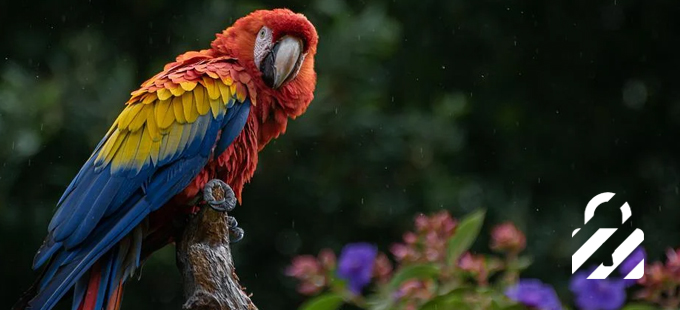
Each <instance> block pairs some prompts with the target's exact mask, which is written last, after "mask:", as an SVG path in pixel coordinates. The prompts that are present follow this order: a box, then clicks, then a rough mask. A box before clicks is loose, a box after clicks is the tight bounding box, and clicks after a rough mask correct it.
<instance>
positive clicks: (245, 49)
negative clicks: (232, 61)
mask: <svg viewBox="0 0 680 310" xmlns="http://www.w3.org/2000/svg"><path fill="white" fill-rule="evenodd" d="M317 42H318V35H317V33H316V29H315V28H314V26H313V25H312V23H310V22H309V20H307V18H306V17H305V16H304V15H302V14H297V13H293V12H292V11H290V10H287V9H275V10H271V11H264V10H259V11H255V12H253V13H251V14H249V15H248V16H245V17H243V18H240V19H239V20H237V21H236V22H235V23H234V25H233V26H232V27H229V28H227V29H226V30H225V31H224V32H222V33H221V34H217V39H215V41H213V42H212V44H211V47H212V49H213V50H214V51H215V52H216V54H220V55H225V56H231V57H234V58H237V59H238V62H239V63H240V64H241V65H242V66H244V67H245V69H246V71H247V72H248V73H249V74H250V75H251V76H252V77H253V79H254V84H255V87H256V89H257V103H256V105H255V106H254V107H253V111H252V113H253V114H254V115H255V116H256V120H257V122H258V123H259V124H258V125H259V126H258V146H259V149H262V147H264V145H265V144H267V143H268V142H269V141H270V140H271V139H272V138H276V137H278V136H279V135H280V134H281V133H283V132H285V130H286V124H287V120H288V117H291V118H295V117H297V116H299V115H300V114H302V113H303V112H304V111H305V110H306V109H307V106H309V103H310V102H311V101H312V99H313V98H314V94H313V92H314V88H315V86H316V73H315V72H314V54H316V44H317Z"/></svg>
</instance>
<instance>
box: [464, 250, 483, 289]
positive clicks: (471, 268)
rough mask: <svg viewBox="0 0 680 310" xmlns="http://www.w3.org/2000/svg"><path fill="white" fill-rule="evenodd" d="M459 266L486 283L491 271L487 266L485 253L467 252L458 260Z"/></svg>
mask: <svg viewBox="0 0 680 310" xmlns="http://www.w3.org/2000/svg"><path fill="white" fill-rule="evenodd" d="M458 267H459V268H460V269H462V270H464V271H467V272H469V273H471V274H472V275H473V276H475V279H476V280H477V282H479V283H480V284H486V278H487V275H488V274H489V272H488V269H487V266H486V259H485V258H484V256H483V255H473V254H470V253H469V252H467V253H465V254H463V257H461V258H460V260H459V261H458Z"/></svg>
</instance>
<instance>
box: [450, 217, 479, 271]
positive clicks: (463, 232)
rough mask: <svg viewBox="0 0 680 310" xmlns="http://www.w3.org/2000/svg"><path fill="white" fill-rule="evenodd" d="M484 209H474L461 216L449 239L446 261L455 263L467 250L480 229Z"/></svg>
mask: <svg viewBox="0 0 680 310" xmlns="http://www.w3.org/2000/svg"><path fill="white" fill-rule="evenodd" d="M484 215H485V211H484V210H479V211H475V212H473V213H472V214H470V215H468V216H466V217H465V218H463V220H462V221H460V225H458V228H456V232H455V233H454V234H453V236H452V237H451V239H449V245H448V249H447V258H448V262H449V264H451V265H455V264H456V262H457V261H458V258H460V256H461V255H462V254H463V253H465V251H467V250H468V249H469V248H470V247H471V246H472V244H473V243H474V242H475V240H476V239H477V235H479V231H480V230H481V229H482V224H483V223H484Z"/></svg>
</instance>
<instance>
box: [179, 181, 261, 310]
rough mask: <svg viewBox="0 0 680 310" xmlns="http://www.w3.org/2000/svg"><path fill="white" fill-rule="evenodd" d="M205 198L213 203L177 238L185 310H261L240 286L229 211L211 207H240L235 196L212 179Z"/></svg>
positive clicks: (220, 183) (191, 221)
mask: <svg viewBox="0 0 680 310" xmlns="http://www.w3.org/2000/svg"><path fill="white" fill-rule="evenodd" d="M204 195H205V197H206V201H207V202H209V203H208V204H206V206H205V207H203V208H202V209H201V211H200V212H199V213H198V214H197V215H196V216H195V217H193V218H192V219H191V220H190V221H189V223H188V224H187V226H186V228H185V229H184V231H183V232H182V234H181V236H180V237H179V238H178V239H177V241H178V242H177V253H176V254H177V266H178V268H179V269H180V272H181V273H182V278H183V282H184V296H185V298H186V302H185V303H184V305H183V308H184V309H189V310H257V307H256V306H255V304H253V302H252V301H251V300H250V297H249V296H248V295H247V294H246V293H245V292H244V291H243V288H242V287H241V285H240V284H239V282H238V280H239V278H238V276H237V275H236V271H235V269H234V261H233V259H232V257H231V249H230V247H229V224H228V217H227V212H222V211H217V210H215V209H213V208H212V207H211V206H210V204H213V203H214V202H215V201H219V202H221V203H222V205H225V204H226V206H227V208H228V209H229V210H231V209H232V208H233V207H234V206H235V204H236V199H235V198H234V193H233V191H232V190H231V188H230V187H229V186H228V185H226V184H225V183H224V182H221V181H219V180H212V181H211V182H208V185H206V188H205V189H204ZM210 195H212V198H213V199H212V203H211V201H209V200H210V199H209V198H208V196H210ZM229 204H231V206H228V205H229Z"/></svg>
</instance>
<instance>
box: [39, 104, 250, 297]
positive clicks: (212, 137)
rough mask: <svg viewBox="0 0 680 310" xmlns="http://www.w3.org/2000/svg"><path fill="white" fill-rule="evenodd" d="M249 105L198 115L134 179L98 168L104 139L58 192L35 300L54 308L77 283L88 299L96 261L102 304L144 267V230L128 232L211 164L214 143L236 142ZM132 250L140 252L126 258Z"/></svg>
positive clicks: (224, 145) (78, 292) (219, 147)
mask: <svg viewBox="0 0 680 310" xmlns="http://www.w3.org/2000/svg"><path fill="white" fill-rule="evenodd" d="M221 108H222V109H224V107H221ZM249 111H250V101H249V100H246V101H245V102H244V103H242V104H236V105H234V106H233V107H231V108H230V109H228V110H223V112H226V113H223V114H222V115H219V116H218V117H217V118H213V117H212V115H211V114H208V115H203V116H200V117H199V119H198V120H197V121H196V122H195V123H193V124H194V126H192V127H191V129H189V128H185V129H184V130H182V136H181V141H185V142H189V143H185V144H184V145H185V147H184V148H183V149H182V150H181V151H180V150H178V151H177V152H175V153H174V154H171V156H167V157H165V158H163V157H162V156H159V162H158V164H157V165H153V164H150V163H151V161H150V160H149V161H148V162H147V163H146V164H145V165H144V166H143V167H142V169H141V170H140V171H139V172H138V173H137V172H136V171H135V176H134V177H133V178H131V179H130V178H128V177H129V176H130V175H131V173H132V172H130V171H129V170H127V171H126V170H123V171H112V170H111V165H109V166H108V167H105V168H104V169H95V167H94V160H93V159H94V158H95V157H96V152H97V151H98V150H99V149H100V148H101V145H102V144H103V142H100V144H99V145H98V146H97V150H96V151H95V154H93V155H92V156H91V157H90V158H89V159H88V161H87V163H86V164H85V166H84V167H83V168H82V169H81V171H80V172H79V173H78V175H77V176H76V177H75V179H74V181H73V182H72V183H71V184H70V185H69V187H68V188H67V190H66V193H65V194H64V196H63V197H62V198H61V200H60V203H59V209H58V210H57V212H56V213H55V216H54V218H53V219H52V221H51V223H50V227H49V234H48V238H47V239H46V242H45V243H44V244H43V246H42V247H41V249H40V251H39V252H38V254H37V255H36V258H35V263H34V268H37V267H39V266H40V265H42V264H44V263H45V262H47V261H48V260H49V259H50V258H52V260H51V262H50V264H49V265H48V267H47V270H46V271H45V275H44V277H43V279H42V281H41V285H40V290H39V292H38V294H37V295H36V296H35V298H34V299H33V300H32V301H31V302H30V306H31V307H32V308H34V309H41V310H47V309H51V308H52V307H53V306H54V304H55V303H56V302H57V301H58V300H59V299H61V297H62V296H63V295H64V294H65V293H66V292H67V291H68V289H70V288H71V287H72V286H73V285H74V284H75V283H76V282H77V285H76V290H75V294H76V295H75V298H76V299H75V301H78V302H80V301H82V300H84V293H85V291H86V290H87V280H88V279H87V277H83V275H84V274H85V273H86V272H88V270H89V269H90V267H91V266H92V265H93V264H94V263H95V262H96V261H97V260H99V261H100V264H99V265H98V266H99V268H102V270H101V272H102V278H101V282H100V292H99V294H98V295H97V298H98V299H97V307H98V309H99V307H100V306H105V302H106V300H107V299H108V298H109V297H110V296H111V294H113V291H114V289H115V288H116V287H117V285H118V283H120V281H122V280H124V279H125V277H126V276H128V273H129V272H131V270H133V269H134V268H136V267H137V266H139V259H140V258H139V255H140V252H141V241H142V235H141V233H140V234H130V232H131V231H132V230H133V229H134V228H135V227H137V226H138V225H139V224H140V222H141V221H142V220H143V219H144V218H145V217H146V216H147V215H148V214H149V213H150V212H153V211H155V210H157V209H159V208H160V207H162V206H163V205H164V204H165V203H166V202H167V201H168V200H169V199H171V198H172V197H173V196H175V195H176V194H177V193H179V192H181V191H182V190H183V189H184V188H185V187H186V186H187V185H188V184H189V183H190V182H191V181H192V180H193V178H194V177H195V176H196V175H197V174H198V173H199V172H200V171H201V170H202V169H203V167H204V166H205V165H206V163H207V162H208V157H209V156H210V154H211V152H212V151H213V149H214V150H215V153H221V152H223V151H224V150H225V149H226V148H227V146H229V144H231V142H232V141H233V140H234V138H235V137H236V136H237V135H238V134H239V133H240V132H241V130H242V129H243V127H244V125H245V123H246V120H247V117H248V113H249ZM184 126H186V125H184ZM220 130H221V135H220V136H219V139H218V132H219V131H220ZM108 136H110V133H109V134H107V138H108ZM105 139H106V138H105ZM180 144H182V143H180ZM163 152H164V150H161V154H163ZM132 235H134V236H132ZM126 236H131V239H133V240H131V241H132V244H130V242H128V241H126V242H120V241H121V239H122V238H124V237H126ZM126 240H127V239H126ZM116 245H118V246H116ZM114 246H115V247H114ZM112 249H113V250H112ZM128 253H132V254H131V255H135V256H131V257H128V256H127V255H129V254H128ZM104 255H106V256H104ZM126 264H128V265H134V267H132V266H127V265H126ZM88 294H89V293H88ZM100 298H101V299H100ZM75 301H74V307H75V306H76V303H75Z"/></svg>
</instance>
